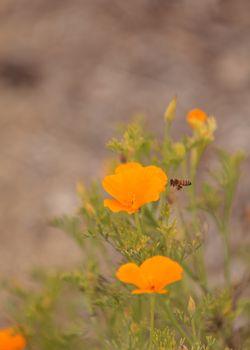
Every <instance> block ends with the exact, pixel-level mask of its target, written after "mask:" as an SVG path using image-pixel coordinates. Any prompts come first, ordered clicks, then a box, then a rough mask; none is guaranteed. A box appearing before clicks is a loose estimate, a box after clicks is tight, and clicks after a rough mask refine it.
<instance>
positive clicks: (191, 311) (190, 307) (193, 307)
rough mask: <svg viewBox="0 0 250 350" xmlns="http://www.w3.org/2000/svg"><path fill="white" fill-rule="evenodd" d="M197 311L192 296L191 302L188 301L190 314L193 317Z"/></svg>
mask: <svg viewBox="0 0 250 350" xmlns="http://www.w3.org/2000/svg"><path fill="white" fill-rule="evenodd" d="M195 310H196V304H195V301H194V299H193V298H192V297H191V296H190V297H189V300H188V312H189V313H190V315H193V314H194V313H195Z"/></svg>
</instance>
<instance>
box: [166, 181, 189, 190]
mask: <svg viewBox="0 0 250 350" xmlns="http://www.w3.org/2000/svg"><path fill="white" fill-rule="evenodd" d="M190 185H192V183H191V181H189V180H180V179H170V186H173V187H176V189H177V191H179V190H181V189H182V188H183V186H190Z"/></svg>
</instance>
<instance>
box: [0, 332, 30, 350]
mask: <svg viewBox="0 0 250 350" xmlns="http://www.w3.org/2000/svg"><path fill="white" fill-rule="evenodd" d="M25 346H26V340H25V338H24V337H23V336H22V335H21V334H18V333H16V331H15V330H14V329H13V328H4V329H1V330H0V350H23V349H24V348H25Z"/></svg>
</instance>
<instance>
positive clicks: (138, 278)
mask: <svg viewBox="0 0 250 350" xmlns="http://www.w3.org/2000/svg"><path fill="white" fill-rule="evenodd" d="M182 272H183V269H182V267H181V266H180V265H179V264H178V263H177V262H175V261H173V260H171V259H169V258H167V257H165V256H153V257H152V258H149V259H146V260H145V261H144V262H143V263H142V264H141V265H140V266H138V265H136V264H134V263H128V264H124V265H122V266H121V267H120V268H119V269H118V270H117V272H116V277H117V278H118V279H119V280H120V281H122V282H125V283H129V284H134V285H135V286H136V287H137V288H138V289H135V290H133V291H132V294H143V293H159V294H164V293H167V290H166V289H165V288H164V287H165V286H167V285H168V284H171V283H173V282H176V281H179V280H180V279H182Z"/></svg>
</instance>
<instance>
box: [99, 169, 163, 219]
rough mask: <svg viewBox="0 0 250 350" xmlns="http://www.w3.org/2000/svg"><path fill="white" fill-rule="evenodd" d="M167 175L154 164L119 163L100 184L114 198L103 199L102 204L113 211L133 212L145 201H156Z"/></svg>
mask: <svg viewBox="0 0 250 350" xmlns="http://www.w3.org/2000/svg"><path fill="white" fill-rule="evenodd" d="M166 183H167V175H166V174H165V173H164V172H163V170H162V169H161V168H158V167H156V166H153V165H151V166H146V167H144V166H142V165H141V164H139V163H126V164H121V165H119V166H118V167H117V168H116V169H115V174H114V175H109V176H106V177H105V178H104V179H103V181H102V185H103V187H104V189H105V190H106V191H107V192H108V193H109V194H110V195H111V196H112V197H114V199H105V200H104V206H105V207H108V208H109V209H110V210H112V211H113V212H119V211H126V212H127V213H129V214H132V213H135V212H136V211H137V210H138V209H139V208H140V207H141V206H143V205H144V204H146V203H149V202H154V201H157V200H158V199H159V197H160V193H161V192H162V191H164V190H165V185H166Z"/></svg>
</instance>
